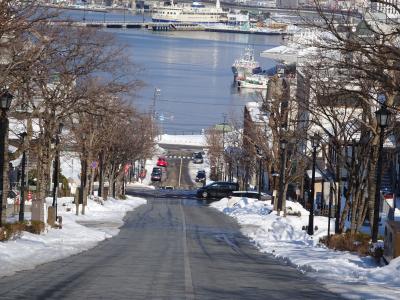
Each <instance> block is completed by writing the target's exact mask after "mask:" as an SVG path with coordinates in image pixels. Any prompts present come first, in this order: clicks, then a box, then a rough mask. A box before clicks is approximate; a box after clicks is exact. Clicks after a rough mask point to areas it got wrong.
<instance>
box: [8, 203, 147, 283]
mask: <svg viewBox="0 0 400 300" xmlns="http://www.w3.org/2000/svg"><path fill="white" fill-rule="evenodd" d="M46 200H47V202H48V203H51V199H50V198H48V199H46ZM72 201H73V198H71V197H66V198H60V199H58V214H59V215H60V216H62V218H63V227H62V229H53V228H47V229H46V231H45V233H43V234H41V235H36V234H31V233H28V232H24V233H23V234H22V236H21V237H19V238H16V239H14V240H10V241H7V242H2V243H0V277H1V276H8V275H12V274H14V273H15V272H17V271H21V270H27V269H33V268H34V267H35V266H37V265H40V264H43V263H46V262H50V261H54V260H58V259H61V258H64V257H67V256H70V255H73V254H77V253H79V252H82V251H85V250H88V249H90V248H92V247H94V246H96V245H97V244H98V243H99V242H100V241H103V240H104V239H107V238H110V237H112V236H114V235H116V234H117V233H118V232H119V229H118V228H119V227H120V226H121V225H122V224H123V218H124V216H125V214H126V212H127V211H130V210H133V209H135V208H136V207H138V206H140V205H142V204H145V203H146V200H145V199H142V198H137V197H129V196H128V199H127V200H114V199H109V200H107V201H105V202H104V205H101V204H99V203H97V202H95V201H93V200H88V205H87V207H86V214H85V215H79V216H76V215H75V205H74V204H72ZM28 217H29V216H27V219H28ZM85 225H87V226H85ZM32 258H35V259H32Z"/></svg>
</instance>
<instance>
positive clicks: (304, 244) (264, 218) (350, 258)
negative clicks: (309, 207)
mask: <svg viewBox="0 0 400 300" xmlns="http://www.w3.org/2000/svg"><path fill="white" fill-rule="evenodd" d="M249 200H250V201H249ZM251 200H253V199H247V200H246V201H243V200H239V201H238V202H237V204H236V205H228V204H229V201H232V200H230V199H227V198H224V199H222V200H220V201H218V202H214V203H212V204H211V206H212V207H214V208H216V209H218V210H220V211H222V212H224V213H225V214H227V215H229V216H232V217H234V218H236V219H237V220H238V222H239V224H240V225H241V226H242V232H243V233H244V234H245V235H247V236H248V237H249V238H250V239H252V240H253V241H254V242H255V243H256V246H257V247H258V248H259V249H260V250H261V251H262V252H265V253H271V254H273V255H274V256H276V257H277V258H278V259H281V260H282V261H284V262H286V263H288V264H290V265H292V266H294V267H296V268H298V269H299V270H301V271H302V272H305V273H307V274H308V275H310V276H313V277H316V278H318V279H322V280H324V282H325V281H326V282H328V281H329V282H332V281H334V282H342V283H344V284H349V285H351V284H355V283H357V284H368V285H377V286H381V287H382V290H383V291H384V290H385V289H386V288H389V289H390V290H391V292H390V293H393V292H394V291H395V293H396V294H397V293H399V292H400V291H399V290H398V289H399V287H400V258H397V259H395V260H392V261H391V263H390V264H389V265H388V266H384V267H380V266H377V265H376V263H375V261H374V259H372V258H370V257H359V256H358V255H355V254H351V253H349V252H341V251H333V250H331V249H328V248H326V247H325V246H323V245H319V243H318V241H319V239H320V238H321V237H323V236H326V235H327V227H328V218H326V217H315V218H314V225H315V226H318V230H316V231H315V234H314V236H313V237H310V236H309V235H308V234H307V233H306V231H304V230H302V227H303V226H306V225H307V224H308V216H309V213H308V211H306V210H305V209H304V208H303V207H302V206H301V205H300V204H299V203H294V202H291V201H287V207H288V208H289V207H290V208H291V209H288V210H291V211H292V212H293V213H298V212H300V214H301V216H300V217H299V216H294V215H290V216H289V215H288V216H287V217H286V218H284V217H283V216H277V214H276V212H273V211H272V206H271V202H270V201H266V202H264V201H251ZM262 207H263V209H261V208H262ZM333 228H334V220H332V222H331V229H333ZM354 288H355V287H354ZM396 289H397V291H396ZM382 290H380V293H381V292H382ZM353 292H356V291H353ZM364 293H365V291H364ZM392 295H393V294H391V295H389V291H388V295H385V297H384V298H382V299H390V298H391V296H392ZM397 296H399V294H397ZM370 297H372V298H374V297H375V299H376V290H372V289H371V294H370ZM364 299H366V298H364ZM367 299H370V298H368V297H367Z"/></svg>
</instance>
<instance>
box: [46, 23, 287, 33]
mask: <svg viewBox="0 0 400 300" xmlns="http://www.w3.org/2000/svg"><path fill="white" fill-rule="evenodd" d="M56 24H57V25H64V26H78V27H80V26H82V27H91V28H109V29H111V28H112V29H148V30H152V31H208V32H223V33H241V34H256V35H282V36H286V35H291V33H288V32H285V31H273V30H264V31H263V30H244V29H240V28H229V27H215V26H207V25H202V24H197V23H177V22H171V23H170V22H113V21H107V22H104V21H96V22H93V21H92V22H88V21H86V22H81V21H80V22H69V21H54V22H52V25H56Z"/></svg>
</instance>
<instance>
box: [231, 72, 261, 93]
mask: <svg viewBox="0 0 400 300" xmlns="http://www.w3.org/2000/svg"><path fill="white" fill-rule="evenodd" d="M268 80H269V77H268V76H266V75H257V74H256V75H251V76H247V77H246V79H244V80H239V81H238V82H237V83H238V87H239V88H250V89H262V90H266V89H267V88H268Z"/></svg>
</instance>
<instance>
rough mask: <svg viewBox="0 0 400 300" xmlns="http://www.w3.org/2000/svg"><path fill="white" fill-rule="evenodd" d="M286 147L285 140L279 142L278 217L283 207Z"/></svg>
mask: <svg viewBox="0 0 400 300" xmlns="http://www.w3.org/2000/svg"><path fill="white" fill-rule="evenodd" d="M286 146H287V141H286V140H285V139H281V140H280V154H281V170H280V174H279V195H278V215H280V212H281V210H282V207H283V197H284V191H283V189H284V183H285V165H286Z"/></svg>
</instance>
